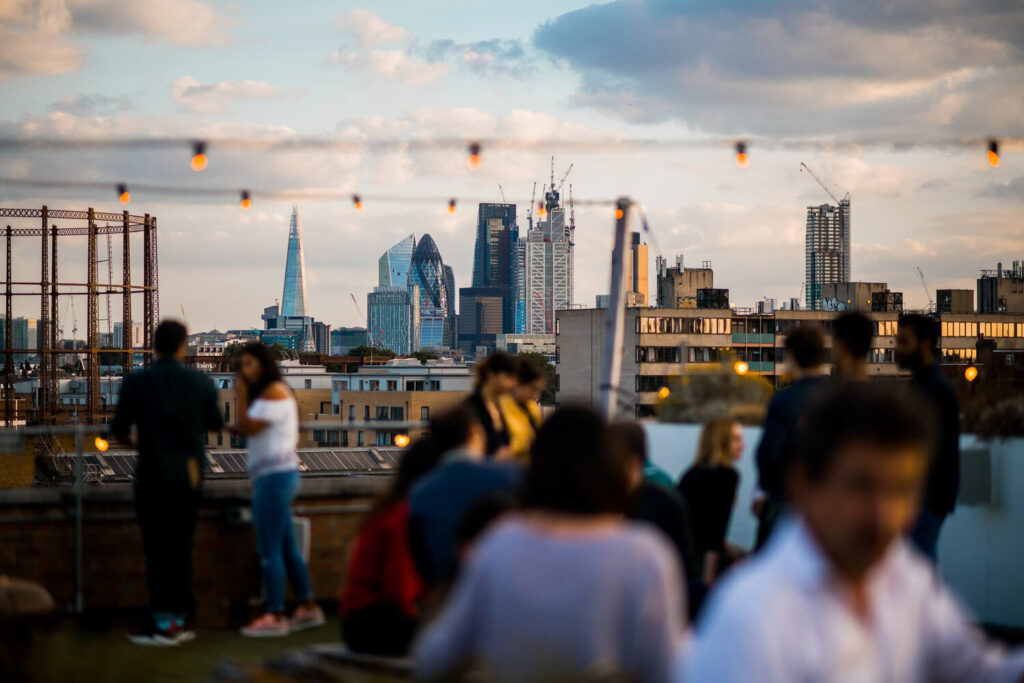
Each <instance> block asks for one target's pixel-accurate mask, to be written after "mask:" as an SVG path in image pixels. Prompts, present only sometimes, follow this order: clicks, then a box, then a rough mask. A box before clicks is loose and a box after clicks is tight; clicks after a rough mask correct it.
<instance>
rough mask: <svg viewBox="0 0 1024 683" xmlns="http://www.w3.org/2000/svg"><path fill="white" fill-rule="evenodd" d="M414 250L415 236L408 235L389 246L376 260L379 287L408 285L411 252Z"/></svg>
mask: <svg viewBox="0 0 1024 683" xmlns="http://www.w3.org/2000/svg"><path fill="white" fill-rule="evenodd" d="M415 250H416V236H415V235H409V236H408V237H406V238H405V239H403V240H402V241H401V242H398V243H397V244H396V245H395V246H393V247H391V248H390V249H388V250H387V251H385V252H384V254H383V255H382V256H381V257H380V260H379V261H378V262H377V268H378V271H379V274H378V276H377V284H378V285H380V286H381V287H408V286H409V266H410V264H411V262H412V252H413V251H415Z"/></svg>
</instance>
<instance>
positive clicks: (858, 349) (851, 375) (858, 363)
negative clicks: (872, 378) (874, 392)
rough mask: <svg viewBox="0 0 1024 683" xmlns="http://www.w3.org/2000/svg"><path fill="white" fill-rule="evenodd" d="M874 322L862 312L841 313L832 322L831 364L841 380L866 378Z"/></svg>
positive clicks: (852, 380) (861, 379)
mask: <svg viewBox="0 0 1024 683" xmlns="http://www.w3.org/2000/svg"><path fill="white" fill-rule="evenodd" d="M874 328H875V323H874V322H872V320H871V319H870V318H868V317H867V316H866V315H864V314H863V313H858V312H856V311H851V312H849V313H843V314H842V315H841V316H839V317H838V318H836V319H835V321H834V322H833V323H832V365H833V366H834V367H835V369H836V373H837V374H838V375H839V379H840V381H843V382H863V381H865V380H867V379H868V353H870V352H871V340H872V338H874Z"/></svg>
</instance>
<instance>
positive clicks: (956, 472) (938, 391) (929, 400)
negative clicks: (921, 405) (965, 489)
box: [896, 315, 960, 561]
mask: <svg viewBox="0 0 1024 683" xmlns="http://www.w3.org/2000/svg"><path fill="white" fill-rule="evenodd" d="M938 343H939V321H938V320H936V319H935V318H931V317H928V316H923V315H905V316H903V317H901V318H900V320H899V328H898V332H897V335H896V360H897V362H899V364H900V367H902V368H905V369H907V370H910V372H911V373H912V378H911V380H910V383H911V386H913V388H914V389H915V390H916V391H917V393H918V394H919V395H920V396H921V397H922V398H923V399H924V401H925V404H926V406H927V407H928V408H929V409H930V410H931V411H932V417H933V419H934V420H935V424H936V425H937V427H938V432H937V438H936V443H935V450H934V453H933V455H932V462H931V465H930V467H929V470H928V478H927V480H926V483H925V490H924V500H923V501H922V505H921V512H920V514H919V515H918V518H917V522H916V524H914V528H913V529H912V530H911V533H910V538H911V540H913V542H914V545H916V546H917V547H918V548H919V549H920V550H921V552H922V553H924V554H925V555H927V556H928V557H930V558H931V559H932V560H933V561H934V560H935V559H936V557H937V549H938V543H939V531H940V530H941V529H942V523H943V522H944V521H945V520H946V516H947V515H949V514H950V513H951V512H953V510H954V509H955V508H956V499H957V495H958V493H959V491H960V406H959V404H958V403H957V400H956V394H955V393H954V392H953V386H952V385H951V384H950V383H949V380H948V379H946V377H945V375H943V374H942V371H941V370H940V369H939V365H938V351H937V347H938Z"/></svg>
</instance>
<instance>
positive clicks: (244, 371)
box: [234, 342, 325, 638]
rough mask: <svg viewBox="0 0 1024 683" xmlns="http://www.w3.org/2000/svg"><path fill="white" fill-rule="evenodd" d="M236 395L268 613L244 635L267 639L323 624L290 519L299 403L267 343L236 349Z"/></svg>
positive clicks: (238, 429)
mask: <svg viewBox="0 0 1024 683" xmlns="http://www.w3.org/2000/svg"><path fill="white" fill-rule="evenodd" d="M235 394H236V397H237V400H238V409H237V410H236V413H237V415H238V424H237V425H236V427H235V428H234V431H236V432H237V433H238V434H241V435H243V436H245V437H246V438H247V439H248V447H249V455H248V465H249V478H250V479H251V480H252V523H253V530H254V531H255V533H256V546H257V549H258V550H259V555H260V565H261V567H262V568H263V585H264V591H265V597H266V603H267V611H266V612H265V613H264V614H263V615H262V616H260V617H258V618H256V619H255V620H254V621H252V623H250V624H249V625H248V626H246V627H244V628H243V629H242V635H244V636H248V637H250V638H269V637H278V636H285V635H288V634H289V633H293V632H295V631H303V630H306V629H310V628H316V627H318V626H323V624H324V621H325V620H324V614H323V611H321V609H320V607H319V606H318V605H317V604H316V600H315V599H314V596H313V586H312V585H311V583H310V580H309V568H308V567H307V566H306V562H305V560H303V559H302V553H301V552H300V551H299V545H298V543H297V542H296V540H295V531H294V526H293V522H292V502H293V501H294V500H295V496H296V495H297V494H298V492H299V459H298V455H297V453H296V448H297V447H298V444H299V405H298V402H297V401H296V400H295V395H294V394H293V393H292V390H291V388H290V387H289V386H288V385H287V384H285V383H284V380H282V379H281V371H280V369H279V368H278V367H277V361H276V360H275V359H274V355H273V353H272V352H271V350H270V348H269V347H267V345H266V344H263V343H261V342H252V343H249V344H246V345H245V346H244V347H243V348H242V351H241V354H240V355H239V371H238V376H237V378H236V379H235ZM286 578H287V579H288V580H289V581H290V582H291V584H292V589H293V590H294V591H295V595H296V597H298V599H299V600H300V601H301V604H300V605H299V607H297V608H296V610H295V612H294V613H293V614H292V617H291V619H290V620H289V619H288V617H286V616H285V604H284V602H285V580H286Z"/></svg>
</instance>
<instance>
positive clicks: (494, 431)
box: [466, 351, 519, 459]
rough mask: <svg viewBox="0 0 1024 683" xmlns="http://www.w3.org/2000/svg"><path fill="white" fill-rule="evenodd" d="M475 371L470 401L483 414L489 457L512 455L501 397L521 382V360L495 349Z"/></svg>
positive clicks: (473, 408) (473, 409)
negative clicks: (518, 360)
mask: <svg viewBox="0 0 1024 683" xmlns="http://www.w3.org/2000/svg"><path fill="white" fill-rule="evenodd" d="M475 371H476V385H475V386H474V388H473V393H472V394H470V396H469V398H467V399H466V405H467V406H468V407H469V408H470V409H471V410H472V411H473V412H474V413H476V415H477V417H478V418H480V422H481V424H483V426H484V431H485V432H486V433H487V453H486V455H487V457H488V458H498V459H503V458H506V457H509V456H510V455H511V450H510V449H509V433H508V427H507V426H506V424H505V417H504V415H502V412H501V406H500V401H501V397H502V396H504V395H505V394H507V393H509V392H510V391H512V390H513V389H515V388H516V387H517V386H518V385H519V364H518V363H517V362H516V359H515V358H513V357H512V356H510V355H509V354H507V353H505V352H503V351H495V352H494V353H492V354H491V355H489V356H487V358H484V359H483V360H482V361H480V362H478V363H477V364H476V368H475Z"/></svg>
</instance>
